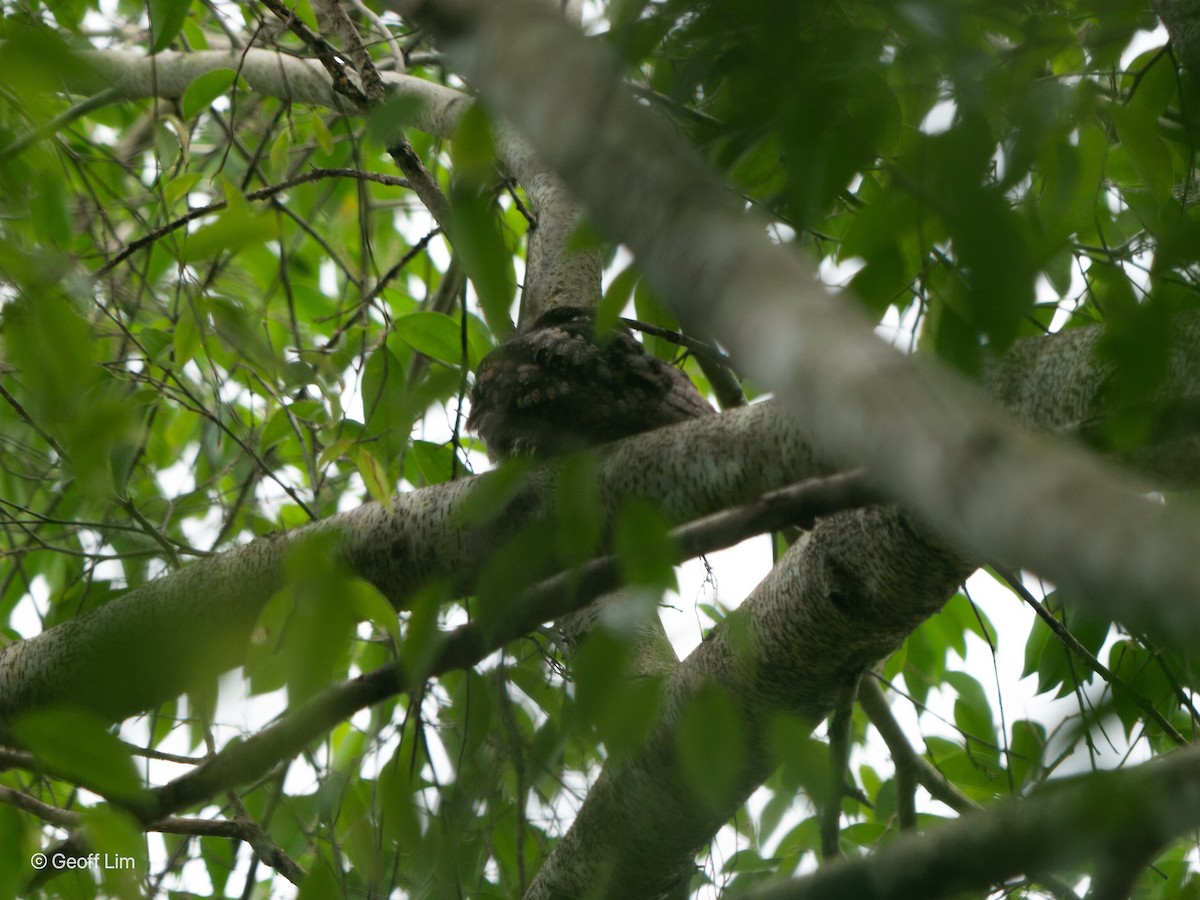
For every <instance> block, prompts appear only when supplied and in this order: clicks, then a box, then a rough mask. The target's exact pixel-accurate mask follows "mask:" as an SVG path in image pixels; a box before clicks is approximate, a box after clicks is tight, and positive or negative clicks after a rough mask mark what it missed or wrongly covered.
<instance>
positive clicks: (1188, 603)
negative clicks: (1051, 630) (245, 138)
mask: <svg viewBox="0 0 1200 900" xmlns="http://www.w3.org/2000/svg"><path fill="white" fill-rule="evenodd" d="M395 5H396V6H397V7H398V8H401V9H402V10H404V11H405V12H407V13H411V14H413V15H415V16H417V17H418V18H420V19H421V20H422V21H424V22H425V23H427V24H429V25H431V26H433V27H435V28H436V29H438V30H439V32H440V33H441V34H442V36H443V38H444V40H445V41H446V44H447V47H448V49H449V50H450V51H451V54H452V55H453V56H454V58H456V59H457V60H459V61H460V63H461V65H462V69H463V71H464V73H465V74H466V76H467V77H468V78H470V79H471V80H472V82H473V83H474V84H476V85H477V86H478V87H479V89H480V91H481V93H482V95H483V97H484V99H485V100H486V101H487V102H489V103H490V104H492V105H493V106H494V108H495V109H497V110H498V111H499V112H500V113H502V114H503V115H504V116H506V117H508V119H509V120H510V121H512V122H513V123H514V124H515V125H516V127H517V128H519V129H520V131H521V133H522V134H523V135H524V136H525V137H526V138H528V139H529V141H530V142H531V143H532V144H533V146H534V147H535V149H536V151H537V153H538V155H539V156H540V157H541V158H542V159H543V160H544V161H545V162H546V164H547V165H549V166H551V167H552V168H553V169H554V170H555V171H556V172H558V173H559V175H561V176H562V178H563V180H564V181H565V182H566V184H567V185H568V187H569V188H570V189H571V190H572V191H573V192H574V193H575V194H576V195H577V196H579V197H580V198H582V199H583V200H584V202H585V203H586V204H587V207H588V210H589V212H590V213H591V215H592V217H593V219H594V220H595V222H596V223H597V224H598V225H599V226H600V227H601V228H603V229H604V230H605V231H607V232H608V233H609V234H610V235H612V236H613V237H616V238H618V239H620V240H622V241H624V242H626V243H627V244H628V245H629V246H630V247H631V248H632V249H633V250H634V252H635V253H636V254H637V256H638V259H639V262H640V263H641V265H642V267H643V270H644V271H645V272H646V274H647V277H648V278H649V279H650V280H651V282H652V283H653V284H654V285H655V287H656V288H657V289H658V290H659V291H660V292H661V294H662V295H663V296H664V297H666V298H667V299H668V300H669V301H670V302H671V303H672V305H673V307H674V308H675V310H676V312H677V313H678V315H679V318H680V321H681V322H683V323H684V325H685V326H687V327H689V328H691V329H692V330H694V331H696V332H698V333H700V334H705V333H713V334H716V335H718V336H719V337H720V338H721V341H722V343H723V344H724V345H725V346H726V347H728V348H729V350H730V352H731V355H732V356H733V358H734V359H735V360H736V361H737V362H739V364H740V365H742V366H743V368H744V369H745V370H746V371H747V372H748V373H749V374H751V375H752V376H755V377H757V378H758V379H760V380H761V381H762V383H764V384H767V385H770V386H771V387H773V388H775V389H776V390H777V391H778V392H779V396H780V399H781V402H783V403H785V404H786V405H787V408H788V409H789V410H790V411H791V412H792V413H793V414H794V415H796V416H797V418H798V419H799V420H800V421H803V422H804V423H805V426H806V428H808V429H809V430H810V431H811V433H812V434H813V436H814V439H815V440H817V441H818V442H819V443H820V445H821V446H822V447H824V448H825V449H826V451H827V452H828V453H829V455H831V456H835V457H843V458H847V459H851V460H854V461H855V462H857V463H860V464H865V465H866V466H867V467H868V468H869V469H870V470H871V472H872V474H873V476H874V477H877V478H878V479H879V480H880V483H881V484H884V485H886V486H887V489H888V490H889V491H890V492H891V493H892V494H893V496H895V497H896V498H897V499H898V500H900V501H901V502H903V503H905V504H906V505H907V506H909V507H910V508H911V509H913V510H914V511H916V512H918V513H919V514H920V515H921V516H922V517H923V518H924V519H926V520H927V521H929V522H931V523H934V524H936V527H937V528H938V529H939V530H940V531H941V533H943V534H946V535H953V536H954V539H955V540H959V541H962V542H964V543H965V544H966V545H968V546H970V547H972V548H974V549H975V550H976V551H979V552H984V553H987V554H989V555H991V556H994V557H996V558H999V559H1003V560H1006V561H1008V562H1011V563H1013V564H1018V565H1021V566H1024V567H1026V568H1029V569H1031V570H1033V571H1035V572H1038V573H1039V574H1040V575H1042V576H1044V577H1046V578H1048V579H1051V580H1053V581H1055V582H1056V583H1058V584H1059V585H1060V586H1062V587H1064V588H1068V589H1072V590H1073V593H1074V595H1075V596H1078V597H1080V598H1087V601H1088V602H1090V603H1093V604H1094V605H1095V606H1096V607H1097V608H1098V609H1099V610H1100V611H1101V612H1102V613H1105V614H1110V615H1113V616H1117V617H1119V618H1121V619H1123V620H1124V621H1126V622H1127V623H1129V624H1131V625H1132V626H1134V627H1138V628H1147V629H1152V630H1154V631H1155V632H1156V633H1157V634H1159V635H1162V636H1164V638H1165V639H1167V640H1170V641H1176V642H1194V641H1195V640H1197V639H1200V615H1197V614H1196V613H1197V609H1198V608H1200V567H1197V566H1196V565H1195V560H1196V559H1197V558H1200V516H1197V515H1196V514H1195V513H1193V512H1190V511H1187V512H1181V511H1179V510H1176V509H1170V508H1167V509H1164V508H1163V507H1162V506H1161V505H1160V504H1156V503H1153V502H1149V501H1147V500H1146V499H1145V496H1144V495H1145V493H1146V491H1147V487H1146V486H1145V485H1143V484H1140V483H1138V482H1136V481H1134V480H1133V479H1130V478H1127V477H1123V476H1121V475H1120V474H1118V473H1117V472H1115V471H1114V470H1113V469H1112V468H1111V467H1110V466H1108V465H1106V464H1104V463H1102V462H1101V461H1100V460H1098V459H1097V458H1096V457H1094V456H1093V455H1091V454H1088V453H1086V452H1083V451H1081V450H1079V449H1078V448H1075V447H1071V446H1069V445H1067V444H1065V443H1063V442H1060V441H1055V440H1052V439H1049V438H1046V437H1042V436H1038V435H1035V434H1032V433H1030V432H1029V431H1027V430H1025V429H1022V428H1019V427H1016V426H1015V425H1014V424H1013V423H1012V422H1011V421H1010V420H1009V419H1008V418H1007V417H1006V416H1004V415H1003V414H1001V413H1000V412H999V411H998V410H997V409H996V408H995V407H994V406H992V405H991V404H989V403H988V402H987V401H986V399H985V398H984V397H983V396H982V395H981V394H980V392H979V391H978V390H977V389H975V388H973V387H972V386H970V385H968V384H966V383H965V382H964V381H963V380H962V379H960V378H958V377H956V376H954V375H952V374H951V373H950V372H949V371H947V370H945V369H943V368H941V367H938V366H936V365H934V364H932V363H930V362H929V361H927V360H919V359H912V358H905V357H902V356H901V355H900V354H899V353H898V352H896V351H894V350H893V349H891V348H890V347H888V346H886V345H885V344H884V343H883V342H881V341H880V340H878V339H877V338H876V337H875V336H874V334H873V333H872V330H871V327H870V324H869V323H868V322H867V321H865V320H864V319H863V318H862V316H861V315H860V313H859V312H858V310H857V307H856V306H855V305H854V304H853V303H852V302H847V301H846V299H845V298H841V297H837V296H834V295H832V294H830V293H829V292H827V291H826V290H825V289H824V288H822V287H821V286H820V285H819V283H818V282H817V280H816V278H815V274H814V271H813V268H812V266H811V265H809V264H808V263H806V261H805V260H804V259H803V258H801V257H800V256H799V255H798V254H796V253H794V252H792V251H789V250H788V249H786V248H784V247H781V246H778V245H776V244H773V243H772V242H771V241H769V240H768V239H767V236H766V228H765V225H766V223H765V222H762V221H760V220H757V219H756V218H754V217H752V216H748V215H746V214H745V213H744V211H743V210H742V208H741V206H740V204H739V203H738V202H737V200H736V198H734V197H733V196H732V195H731V194H730V193H729V192H728V190H727V189H726V187H725V186H724V185H723V184H722V183H721V182H720V181H719V179H717V177H716V176H715V175H714V174H713V173H712V172H711V171H710V170H709V169H708V168H707V166H706V165H705V164H704V163H703V161H702V160H701V159H700V158H699V156H698V155H697V154H696V153H695V152H694V151H692V150H691V149H690V148H689V147H687V146H686V145H685V144H684V142H683V140H682V138H680V137H679V136H678V135H677V134H676V133H675V132H674V131H673V130H672V129H671V127H670V126H669V125H668V124H667V123H666V122H665V121H664V120H662V119H661V118H660V117H659V116H658V115H656V114H655V113H654V112H653V111H651V110H649V109H648V108H646V107H644V106H641V105H639V104H638V103H637V102H636V101H635V99H634V98H633V96H632V94H631V93H630V92H629V91H628V90H627V89H625V88H624V87H623V86H622V85H621V83H620V78H619V66H618V64H617V62H616V60H615V58H614V57H613V55H612V54H611V53H610V52H609V51H608V49H607V48H606V47H605V46H604V45H603V44H602V43H600V42H596V41H588V40H585V39H584V38H583V36H582V35H581V34H580V33H579V32H578V31H576V30H574V29H572V28H570V27H569V26H567V25H566V24H565V23H563V22H562V21H561V20H559V19H558V18H557V17H555V16H554V15H552V14H550V13H548V12H547V11H546V10H545V9H544V8H543V7H542V6H540V5H538V4H534V3H528V2H511V3H503V4H492V3H485V2H481V0H427V2H422V0H408V2H397V3H395ZM530 60H537V61H538V64H537V65H536V66H532V65H530V64H529V61H530ZM596 123H603V129H602V130H601V132H600V138H599V139H598V135H597V128H596ZM745 298H753V300H754V302H753V304H752V305H748V304H746V303H745V302H742V301H744V300H745ZM1048 508H1049V509H1052V510H1053V515H1052V516H1048V515H1047V514H1046V511H1047V509H1048ZM1033 521H1041V522H1042V523H1043V524H1044V526H1045V527H1043V528H1041V529H1039V530H1038V533H1037V534H1036V535H1034V534H1032V533H1031V529H1029V527H1028V524H1029V523H1030V522H1033Z"/></svg>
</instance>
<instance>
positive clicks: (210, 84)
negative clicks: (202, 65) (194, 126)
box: [180, 69, 287, 135]
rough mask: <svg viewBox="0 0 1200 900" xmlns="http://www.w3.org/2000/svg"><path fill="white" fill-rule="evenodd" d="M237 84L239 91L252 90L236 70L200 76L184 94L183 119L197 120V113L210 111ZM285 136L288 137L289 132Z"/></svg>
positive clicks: (182, 104)
mask: <svg viewBox="0 0 1200 900" xmlns="http://www.w3.org/2000/svg"><path fill="white" fill-rule="evenodd" d="M235 84H236V85H237V89H238V90H241V91H248V90H249V89H250V85H248V84H247V83H246V82H245V80H244V79H242V78H240V77H239V76H238V73H237V70H235V69H213V70H212V71H211V72H206V73H204V74H203V75H201V76H199V77H198V78H196V79H195V80H194V81H193V82H192V83H191V84H189V85H188V86H187V90H185V91H184V92H183V100H182V101H181V103H180V108H181V110H182V112H183V118H184V119H185V120H187V121H190V120H191V119H193V118H195V117H196V114H197V113H200V112H203V111H204V110H206V109H208V108H209V107H210V106H211V105H212V102H213V101H214V100H216V99H217V98H218V97H220V96H221V95H222V94H224V93H225V92H226V91H228V90H229V89H230V88H231V87H233V86H234V85H235ZM283 134H285V135H286V134H287V131H284V132H283Z"/></svg>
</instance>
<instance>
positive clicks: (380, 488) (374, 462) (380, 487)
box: [354, 445, 392, 506]
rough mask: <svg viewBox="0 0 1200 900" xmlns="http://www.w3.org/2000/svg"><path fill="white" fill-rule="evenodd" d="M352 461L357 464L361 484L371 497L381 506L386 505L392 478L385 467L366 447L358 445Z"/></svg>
mask: <svg viewBox="0 0 1200 900" xmlns="http://www.w3.org/2000/svg"><path fill="white" fill-rule="evenodd" d="M354 461H355V463H357V465H358V474H359V475H361V476H362V480H363V484H365V485H366V487H367V493H369V494H370V495H371V499H372V500H374V501H375V502H376V503H378V504H380V505H381V506H386V505H387V504H388V503H389V502H390V501H391V497H392V480H391V479H390V478H389V477H388V473H387V469H386V468H384V466H383V463H381V462H380V461H379V457H377V456H376V455H375V454H374V453H372V452H371V451H370V450H368V449H367V448H366V447H363V446H361V445H360V446H358V447H356V448H355V451H354Z"/></svg>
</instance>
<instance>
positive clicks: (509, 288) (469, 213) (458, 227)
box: [448, 188, 517, 337]
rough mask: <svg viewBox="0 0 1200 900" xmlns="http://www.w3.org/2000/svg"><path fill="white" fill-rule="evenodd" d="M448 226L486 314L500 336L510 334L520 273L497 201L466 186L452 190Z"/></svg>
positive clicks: (454, 244)
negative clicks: (494, 206) (507, 241)
mask: <svg viewBox="0 0 1200 900" xmlns="http://www.w3.org/2000/svg"><path fill="white" fill-rule="evenodd" d="M448 228H449V237H450V243H451V244H453V246H454V249H455V251H456V252H457V254H458V256H459V259H461V260H462V264H463V270H464V271H465V272H466V273H467V277H468V278H470V279H471V283H472V284H474V285H475V291H476V293H477V294H478V295H479V305H480V306H481V307H482V308H483V316H484V318H485V319H486V320H487V323H488V324H489V325H490V326H491V327H492V329H493V330H494V331H495V332H496V333H497V335H498V336H500V337H507V333H506V329H508V328H510V327H511V321H512V319H511V317H510V315H509V308H510V307H511V306H512V300H513V293H514V291H515V288H516V284H517V276H516V272H515V270H514V268H513V257H512V253H511V252H510V251H509V248H508V246H507V244H506V243H505V241H504V235H503V233H502V232H501V230H500V221H499V217H498V216H497V215H496V212H495V210H494V208H493V204H492V203H491V202H490V201H489V200H488V199H487V198H485V197H484V196H482V195H480V194H478V193H476V192H474V191H471V190H467V189H465V188H462V189H456V190H454V191H452V192H451V202H450V218H449V221H448Z"/></svg>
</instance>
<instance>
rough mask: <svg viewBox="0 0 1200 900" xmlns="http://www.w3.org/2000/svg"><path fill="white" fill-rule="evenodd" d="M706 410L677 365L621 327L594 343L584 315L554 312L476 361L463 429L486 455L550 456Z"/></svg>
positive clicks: (576, 310) (570, 309)
mask: <svg viewBox="0 0 1200 900" xmlns="http://www.w3.org/2000/svg"><path fill="white" fill-rule="evenodd" d="M712 414H713V408H712V407H711V406H710V405H709V404H708V402H707V401H706V400H705V399H704V398H703V397H702V396H700V392H699V391H697V390H696V386H695V385H694V384H692V382H691V380H690V379H689V378H688V377H687V376H686V375H685V374H683V372H681V371H680V370H679V369H677V368H675V367H674V366H672V365H669V364H668V363H665V362H663V361H662V360H660V359H658V358H657V357H655V356H652V355H650V354H649V353H647V352H646V351H645V349H644V348H643V347H642V345H641V344H640V343H638V341H637V340H635V339H634V337H633V334H632V333H631V332H630V331H629V329H627V328H625V327H624V326H623V325H621V326H618V327H616V328H614V329H613V330H612V331H611V332H610V333H608V334H605V335H603V336H601V338H599V339H598V338H597V336H596V334H595V318H594V314H593V312H592V310H589V309H585V308H583V307H577V306H557V307H554V308H553V309H550V310H548V311H546V312H545V313H543V314H542V315H541V316H539V317H538V319H537V320H536V321H534V323H533V325H532V326H530V328H529V329H528V330H527V331H525V332H523V333H521V334H518V335H517V336H516V337H514V338H513V339H512V340H510V341H508V342H507V343H505V344H503V345H501V346H499V347H497V348H496V349H495V350H493V351H492V352H491V353H489V354H488V355H487V356H485V357H484V358H483V361H482V362H481V363H480V364H479V369H478V371H477V372H476V375H475V387H474V389H473V390H472V391H471V415H470V418H468V419H467V427H468V428H469V429H471V430H473V431H474V432H475V433H476V434H478V435H479V436H480V437H481V438H483V440H484V442H485V443H486V444H487V447H488V453H489V454H490V455H491V456H492V457H493V458H494V459H504V458H506V457H510V456H520V455H532V456H550V455H554V454H558V453H564V452H568V451H570V450H576V449H579V448H580V447H587V446H594V445H598V444H605V443H608V442H609V441H615V440H617V439H618V438H623V437H628V436H629V435H632V434H638V433H640V432H643V431H650V430H651V429H654V428H661V427H663V426H664V425H672V424H674V423H676V422H682V421H683V420H685V419H693V418H696V417H698V416H708V415H712Z"/></svg>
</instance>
